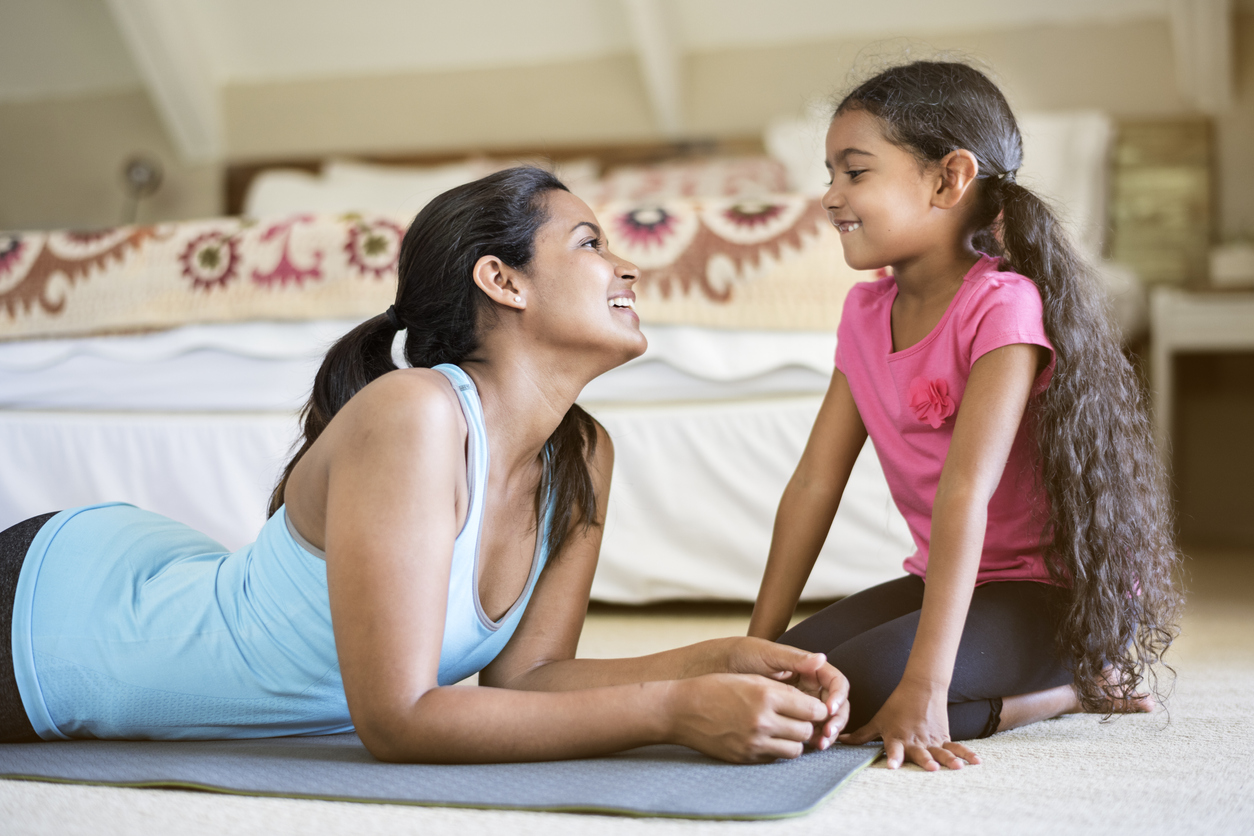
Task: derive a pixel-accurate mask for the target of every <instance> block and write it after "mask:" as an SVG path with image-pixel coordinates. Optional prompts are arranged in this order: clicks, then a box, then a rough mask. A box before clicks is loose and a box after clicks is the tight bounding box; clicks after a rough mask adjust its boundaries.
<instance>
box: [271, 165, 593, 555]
mask: <svg viewBox="0 0 1254 836" xmlns="http://www.w3.org/2000/svg"><path fill="white" fill-rule="evenodd" d="M554 191H567V189H566V187H565V186H564V185H562V182H561V181H560V180H558V179H557V178H556V177H554V176H553V175H552V174H550V173H549V172H547V171H544V170H543V169H539V168H531V167H525V166H524V167H519V168H510V169H506V170H504V171H498V172H496V173H495V174H490V175H488V176H487V177H484V178H483V179H481V180H476V181H474V182H473V183H467V184H465V185H463V186H458V187H457V188H454V189H450V190H449V191H447V192H445V193H444V194H442V195H440V196H439V197H437V198H435V199H434V200H432V201H431V202H430V203H428V204H427V205H426V207H424V208H423V210H422V211H421V212H419V213H418V217H416V218H414V222H413V223H412V224H410V226H409V230H408V231H407V232H406V233H405V238H404V240H402V242H401V252H400V259H399V279H398V282H397V286H396V302H395V305H394V310H392V311H389V312H388V313H382V314H379V315H378V316H376V317H374V318H372V319H368V320H366V321H365V322H363V323H362V324H361V325H358V326H357V327H356V328H354V329H353V330H352V331H349V332H348V333H347V334H345V335H344V336H343V337H341V338H340V339H339V341H337V342H336V343H335V345H333V346H331V349H330V350H329V351H328V352H327V356H326V359H324V360H323V361H322V367H321V368H319V369H318V374H317V376H316V377H315V378H314V385H313V394H311V395H310V396H309V402H308V403H306V404H305V408H304V410H303V411H302V412H301V420H302V422H303V424H304V441H303V443H302V444H301V446H300V449H299V450H297V451H296V455H295V456H293V457H292V460H291V461H290V462H288V464H287V467H286V468H284V470H283V476H282V478H281V479H280V480H279V484H278V486H277V487H275V489H274V493H273V494H271V496H270V514H271V515H273V514H274V512H275V511H277V510H278V509H279V506H281V505H282V504H283V493H284V489H285V488H286V487H287V480H288V478H289V477H290V476H291V475H292V470H293V468H295V467H296V463H297V462H299V461H300V459H301V456H303V455H304V454H305V452H306V451H307V450H308V449H309V448H310V446H312V445H313V443H314V441H315V440H317V438H318V436H319V435H320V434H321V433H322V431H323V430H324V429H325V428H326V426H327V424H328V423H330V421H331V419H332V418H333V417H334V416H335V414H336V413H337V412H339V411H340V408H341V407H343V406H344V404H346V403H348V400H349V398H351V397H353V395H355V394H357V393H358V392H360V391H361V390H362V388H364V387H365V386H366V384H368V383H370V381H372V380H374V379H375V378H377V377H380V376H381V375H384V374H386V373H387V372H390V371H393V370H395V369H396V368H397V366H396V363H394V362H393V360H392V341H393V338H394V337H395V336H396V332H397V331H398V330H400V329H401V328H402V327H403V328H405V329H406V333H405V359H406V360H407V361H408V362H409V365H411V366H415V367H423V368H430V367H432V366H437V365H439V364H441V363H452V364H454V365H456V364H458V363H461V362H463V361H464V360H467V359H468V358H470V357H471V356H472V355H473V354H474V352H475V350H476V349H477V348H478V347H479V335H480V333H481V329H482V328H483V327H484V326H485V325H488V324H490V323H491V322H492V321H493V318H494V317H496V316H498V315H499V313H500V312H499V311H498V310H496V309H495V307H496V306H495V303H493V302H492V301H491V300H490V299H489V298H488V296H487V294H485V293H484V292H483V291H481V290H480V289H479V287H478V286H477V285H476V284H475V282H474V279H473V278H472V272H473V270H474V266H475V264H476V263H477V262H478V261H479V259H480V258H482V257H483V256H485V255H494V256H496V257H497V258H499V259H500V260H501V261H503V262H504V263H505V264H507V265H509V266H510V267H512V268H514V269H516V270H522V271H526V269H527V268H528V266H529V265H530V264H531V260H532V257H533V256H534V255H535V240H536V233H537V232H538V231H539V230H540V227H542V226H543V225H544V223H545V222H546V221H547V220H548V212H547V210H546V197H547V196H548V194H549V193H550V192H554ZM596 440H597V430H596V423H595V422H594V421H593V419H592V417H591V416H590V415H588V413H586V412H584V411H583V409H581V408H580V407H578V406H571V408H570V409H569V410H568V411H567V412H566V415H565V416H564V417H563V418H562V422H561V423H560V424H559V425H558V427H557V429H556V430H554V431H553V434H552V435H551V436H549V439H548V441H547V442H546V443H545V446H544V473H543V477H542V478H541V481H540V485H539V486H538V487H537V489H536V502H535V506H536V525H537V528H538V527H539V526H540V525H541V516H540V515H541V513H542V507H541V505H542V500H543V495H544V492H545V490H546V488H547V490H548V491H549V492H550V497H551V501H552V503H553V509H554V510H553V519H552V524H551V526H550V528H549V532H548V535H549V553H550V555H553V556H557V555H558V554H559V553H560V552H561V549H562V546H563V545H564V544H565V542H566V539H567V536H568V534H570V533H571V531H573V529H574V527H575V525H576V524H582V526H583V527H584V528H587V527H589V526H592V525H599V524H600V520H598V519H597V517H596V493H595V490H594V488H593V485H592V477H591V475H590V474H589V472H588V459H589V458H590V457H591V456H592V454H593V453H594V452H595V450H596Z"/></svg>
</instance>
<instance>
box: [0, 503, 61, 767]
mask: <svg viewBox="0 0 1254 836" xmlns="http://www.w3.org/2000/svg"><path fill="white" fill-rule="evenodd" d="M54 516H56V512H55V511H54V512H53V513H51V514H41V515H40V516H38V517H31V518H30V519H29V520H25V521H23V522H20V523H18V524H17V525H15V526H13V527H12V528H6V529H5V530H4V531H0V743H21V742H26V741H33V740H39V735H37V734H35V728H34V726H32V725H31V724H30V719H29V718H27V716H26V709H25V708H23V707H22V696H21V694H19V693H18V690H17V679H16V677H14V675H13V596H14V594H16V592H17V577H18V573H19V572H21V571H22V563H23V561H25V560H26V552H27V551H28V550H29V549H30V544H31V543H32V542H33V541H34V540H35V535H36V534H38V533H39V529H41V528H43V527H44V523H46V522H48V520H50V519H52V518H53V517H54Z"/></svg>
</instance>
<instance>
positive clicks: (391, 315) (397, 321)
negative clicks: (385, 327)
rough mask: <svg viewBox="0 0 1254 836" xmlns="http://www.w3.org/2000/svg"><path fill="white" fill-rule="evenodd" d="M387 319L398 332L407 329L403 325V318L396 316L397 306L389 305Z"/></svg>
mask: <svg viewBox="0 0 1254 836" xmlns="http://www.w3.org/2000/svg"><path fill="white" fill-rule="evenodd" d="M387 318H388V322H390V323H392V327H393V328H395V329H396V330H397V331H400V330H401V329H402V328H404V327H405V326H404V325H402V324H401V318H400V317H399V316H397V315H396V306H395V305H388V310H387Z"/></svg>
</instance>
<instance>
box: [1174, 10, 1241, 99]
mask: <svg viewBox="0 0 1254 836" xmlns="http://www.w3.org/2000/svg"><path fill="white" fill-rule="evenodd" d="M1170 3H1171V5H1170V10H1171V40H1172V45H1173V47H1174V49H1175V58H1176V86H1177V87H1178V88H1179V90H1180V93H1181V94H1182V95H1183V96H1184V97H1185V98H1187V99H1188V100H1189V101H1191V102H1192V103H1193V104H1194V105H1195V106H1197V108H1198V109H1199V110H1201V111H1202V112H1203V113H1211V114H1217V113H1223V112H1224V111H1226V110H1227V109H1228V108H1229V107H1231V106H1232V100H1233V77H1234V75H1235V72H1236V67H1235V65H1234V60H1235V51H1234V50H1233V48H1232V38H1233V30H1232V15H1233V11H1232V0H1170Z"/></svg>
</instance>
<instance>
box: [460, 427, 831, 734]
mask: <svg viewBox="0 0 1254 836" xmlns="http://www.w3.org/2000/svg"><path fill="white" fill-rule="evenodd" d="M588 464H589V472H590V473H591V474H592V478H593V483H594V487H595V490H596V497H597V520H598V524H597V525H593V526H591V527H588V528H587V529H584V528H583V527H582V526H579V527H577V528H576V529H575V531H573V532H572V533H571V536H570V537H569V538H568V540H567V546H566V548H565V549H563V551H562V554H561V555H559V556H556V557H555V558H553V559H552V560H551V562H550V564H549V565H548V566H547V567H546V569H545V571H544V573H543V574H542V575H541V576H540V581H539V582H538V583H537V585H536V590H535V593H534V594H533V596H532V599H531V603H530V604H529V605H528V607H527V610H526V611H525V612H524V613H523V618H522V621H521V622H520V623H519V625H518V629H517V630H516V631H515V633H514V636H513V638H511V639H510V641H509V644H507V645H506V646H505V649H504V650H503V651H502V652H501V653H500V655H498V656H497V658H496V659H495V660H494V661H493V662H492V663H491V664H490V665H488V666H487V667H486V668H484V669H483V671H482V672H480V674H479V683H480V684H481V685H488V686H493V687H498V688H512V689H521V690H530V691H570V690H577V689H584V688H603V687H607V686H615V685H627V684H636V683H641V682H659V681H665V680H679V679H692V678H695V677H703V676H705V675H708V674H718V673H739V674H759V675H762V676H768V677H771V678H772V679H775V680H777V681H788V682H789V683H791V684H794V685H796V686H797V687H799V688H802V689H803V690H804V691H806V693H809V694H811V695H814V696H818V697H819V698H820V699H822V700H823V702H824V703H825V705H826V706H827V712H828V714H830V715H831V716H830V717H828V718H825V719H827V720H828V722H826V723H824V728H823V729H821V730H820V732H821V734H820V735H819V736H817V737H816V738H814V739H813V741H812V742H814V743H816V744H821V742H822V740H821V739H823V738H825V739H826V742H827V743H830V742H831V741H832V740H833V739H834V738H835V735H836V733H837V732H839V730H840V729H841V728H843V727H844V721H845V719H846V717H847V715H848V705H847V704H846V703H845V695H846V693H847V691H848V683H847V682H846V681H845V678H844V676H842V675H841V674H840V673H839V672H838V671H837V670H836V669H835V668H833V667H832V666H831V665H829V664H827V663H826V660H825V659H824V657H823V655H822V654H820V653H806V652H804V651H801V650H798V649H796V648H793V647H786V646H783V645H777V644H775V643H774V642H768V641H763V640H760V639H748V638H734V637H733V638H726V639H714V640H712V641H705V642H700V643H698V644H694V645H689V646H687V647H680V648H675V649H673V650H666V651H662V652H660V653H653V654H650V655H648V656H639V657H635V658H627V659H576V658H575V651H576V648H577V646H578V644H579V635H580V632H581V630H582V628H583V623H584V617H585V615H586V614H587V606H588V597H589V593H590V591H591V588H592V578H593V575H594V573H595V571H596V565H597V558H598V555H599V553H600V547H601V534H602V531H603V529H602V524H603V523H604V520H605V512H606V505H607V503H608V500H609V490H610V476H611V474H612V472H613V467H614V446H613V443H612V442H611V440H610V438H609V436H608V435H607V434H606V433H605V430H604V429H603V428H601V427H600V426H599V425H598V427H597V447H596V453H595V455H594V457H593V458H592V459H591V460H590V461H589V462H588ZM684 687H687V686H684ZM694 687H705V686H694ZM723 696H725V694H718V695H715V698H716V699H717V698H721V697H723Z"/></svg>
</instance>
